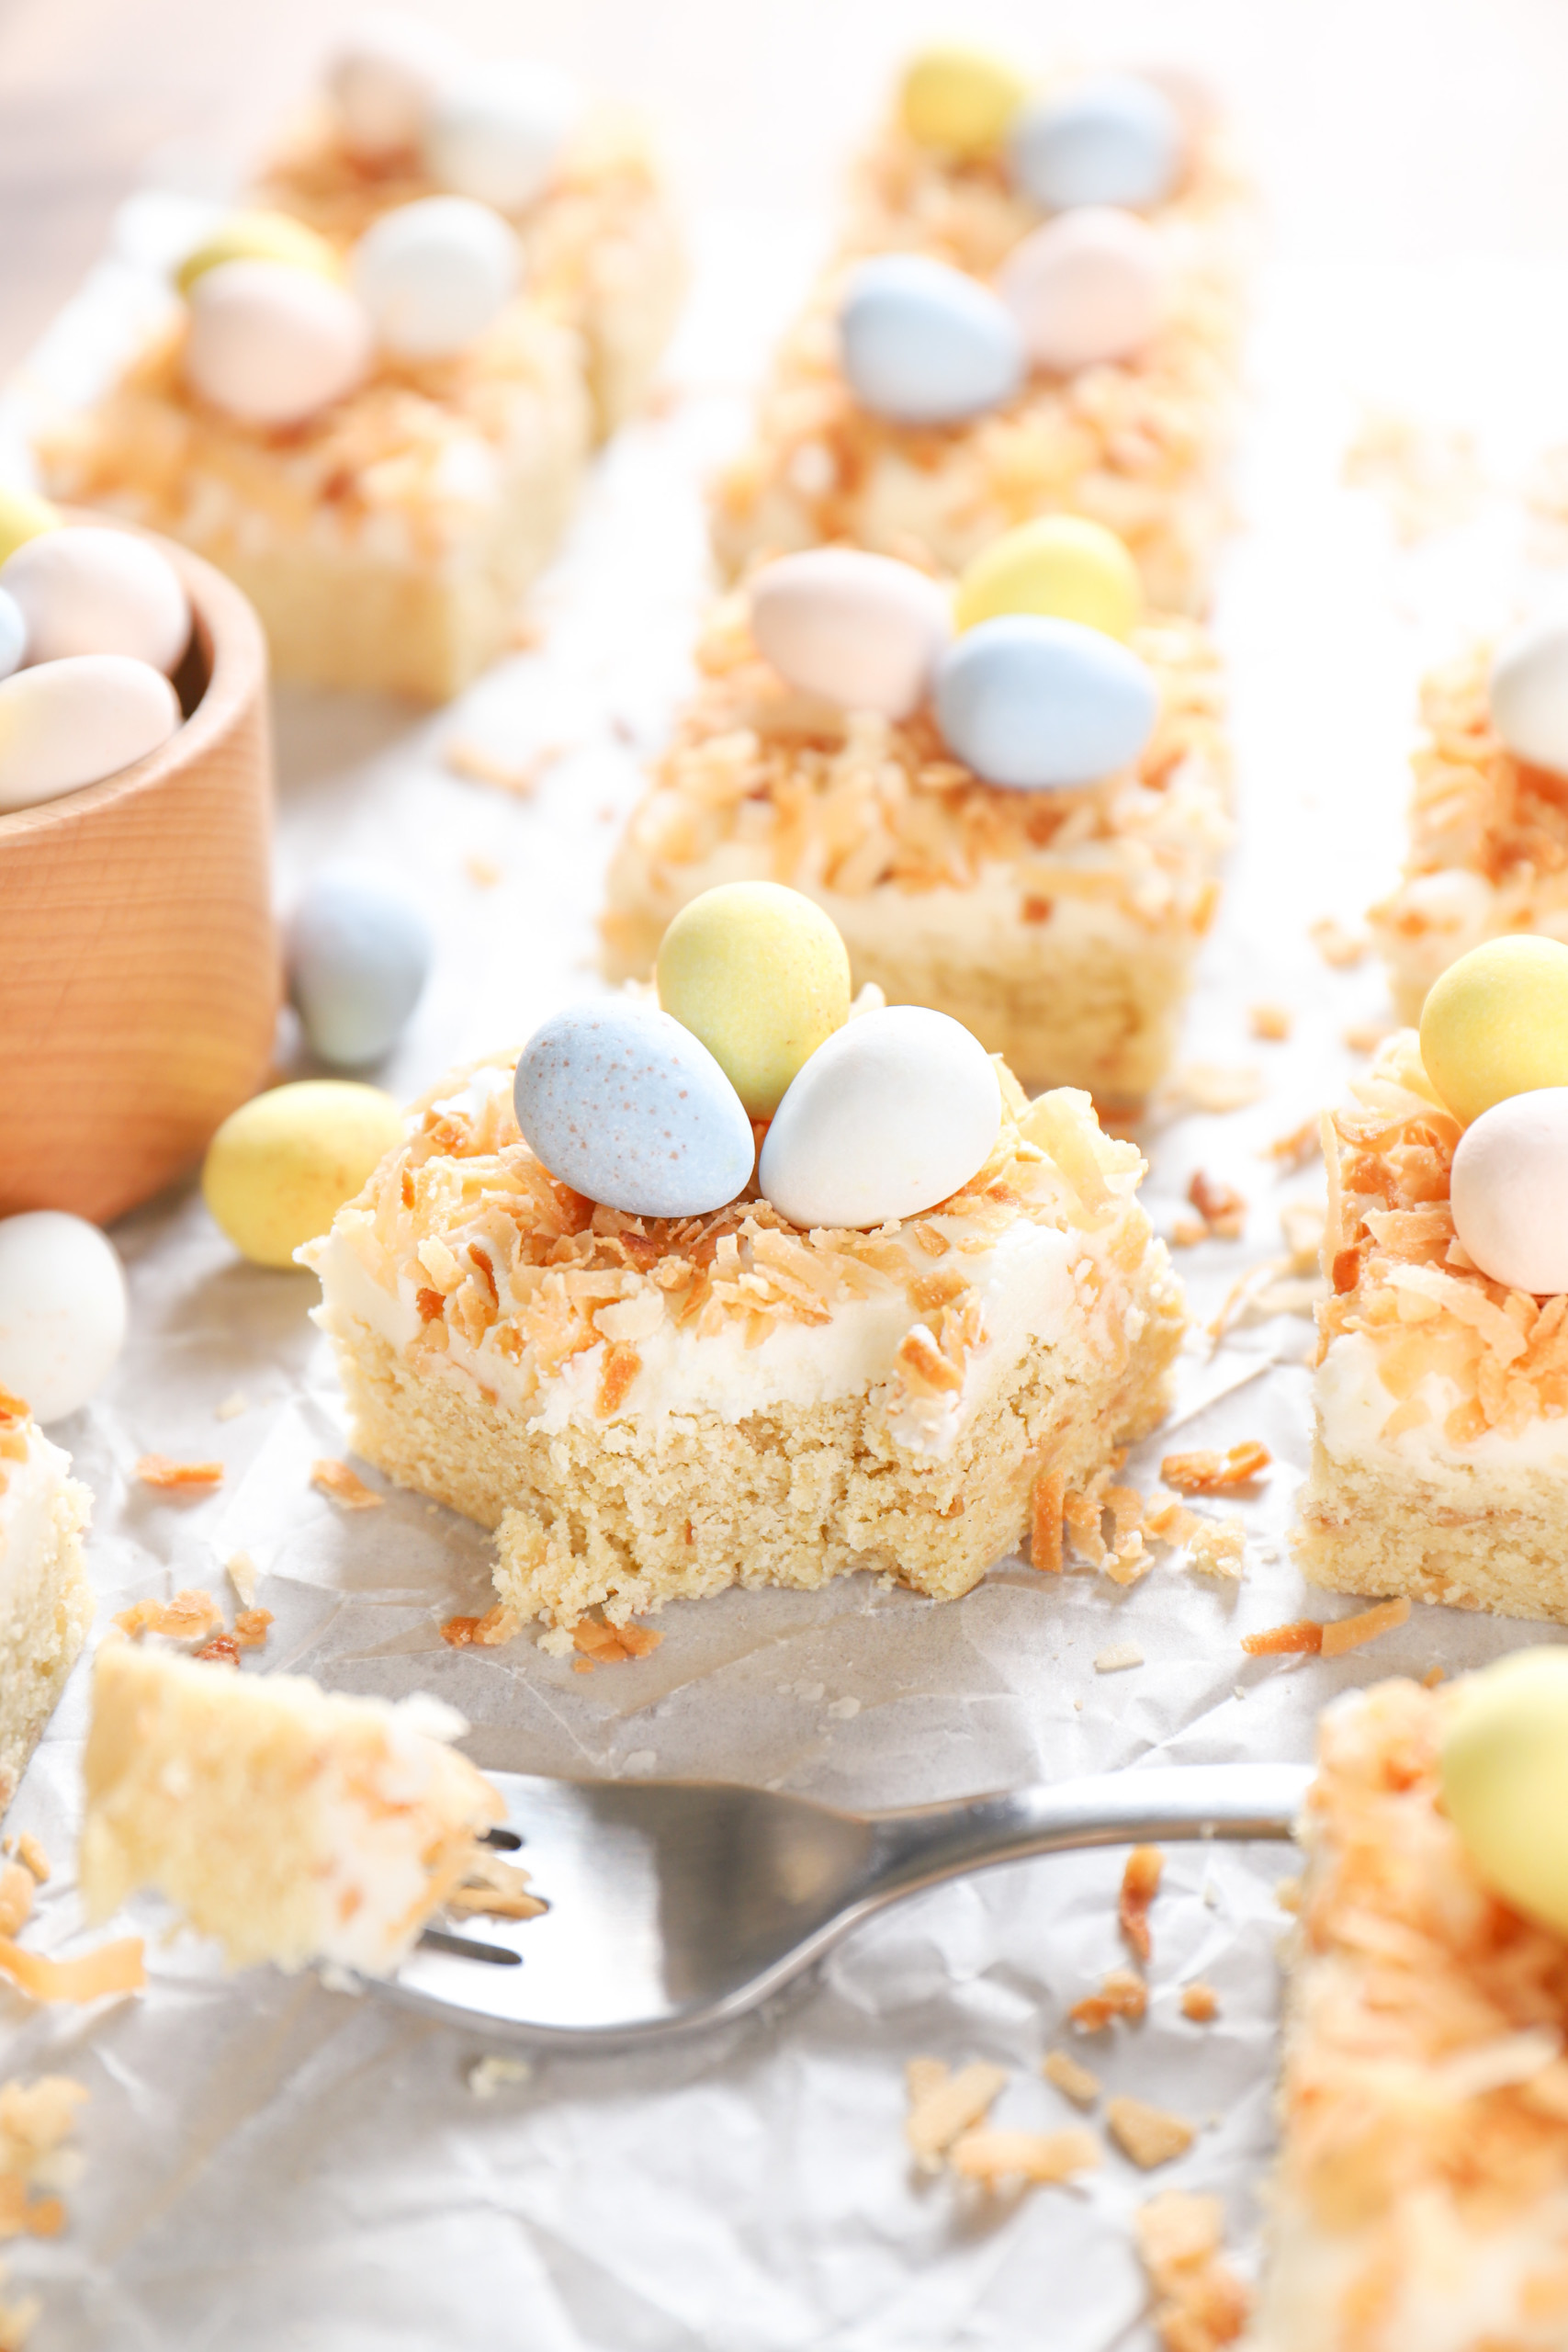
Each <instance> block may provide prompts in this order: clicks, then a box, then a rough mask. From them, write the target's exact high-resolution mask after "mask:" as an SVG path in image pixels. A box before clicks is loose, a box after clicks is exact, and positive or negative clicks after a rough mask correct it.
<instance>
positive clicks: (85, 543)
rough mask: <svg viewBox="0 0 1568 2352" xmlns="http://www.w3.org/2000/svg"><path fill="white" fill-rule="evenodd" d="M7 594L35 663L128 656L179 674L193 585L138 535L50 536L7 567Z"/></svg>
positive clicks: (80, 532)
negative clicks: (81, 656) (84, 656)
mask: <svg viewBox="0 0 1568 2352" xmlns="http://www.w3.org/2000/svg"><path fill="white" fill-rule="evenodd" d="M0 589H4V590H5V592H6V594H7V595H8V596H10V597H12V598H13V599H14V600H15V602H16V604H17V607H18V609H19V611H20V613H21V616H22V620H23V623H24V625H25V627H26V629H27V643H28V661H29V662H59V661H62V660H63V659H64V658H65V657H66V656H67V655H68V654H73V653H126V654H129V655H130V657H131V659H132V660H133V661H136V662H151V663H152V667H153V669H154V670H164V671H168V670H175V669H177V668H178V667H179V662H180V656H181V655H182V654H183V653H184V651H185V650H186V645H187V643H188V642H189V640H190V599H189V597H188V596H187V595H186V592H185V583H184V582H182V580H181V579H180V576H179V574H178V572H176V571H175V568H174V565H173V564H172V563H171V562H170V561H169V560H168V558H167V557H166V556H163V555H160V554H159V552H158V550H157V548H155V547H151V546H149V544H148V542H147V541H146V540H145V539H139V538H137V537H134V536H133V534H132V533H130V531H106V530H100V529H98V528H97V527H96V526H93V525H84V526H83V527H82V528H80V529H77V528H75V527H72V528H70V529H68V530H63V531H45V532H44V533H42V535H41V536H40V537H38V538H36V539H28V540H26V541H24V543H23V545H22V546H21V547H19V548H17V551H16V553H15V555H11V556H7V557H6V561H5V562H4V563H3V564H0Z"/></svg>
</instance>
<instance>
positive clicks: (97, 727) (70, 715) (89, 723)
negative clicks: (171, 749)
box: [0, 653, 180, 810]
mask: <svg viewBox="0 0 1568 2352" xmlns="http://www.w3.org/2000/svg"><path fill="white" fill-rule="evenodd" d="M179 723H180V706H179V701H178V698H177V697H176V695H175V690H174V688H173V686H171V685H170V684H169V682H168V680H167V678H165V677H164V673H163V672H162V671H161V670H154V669H153V668H152V664H151V662H133V661H131V660H130V658H129V656H127V655H126V654H123V653H76V654H72V655H69V656H68V657H67V658H66V659H65V660H64V661H62V662H43V663H41V664H40V665H39V667H38V668H37V669H33V670H18V671H17V673H16V675H15V677H12V678H6V679H5V680H4V681H3V682H0V810H5V809H30V808H32V807H33V806H34V805H35V804H36V803H37V802H39V801H41V800H57V799H58V798H59V797H60V796H61V794H62V792H75V791H77V790H78V789H79V788H80V787H81V786H83V785H87V784H99V783H101V782H102V781H103V779H104V778H105V777H106V776H111V775H118V774H119V772H120V770H121V769H122V768H128V767H130V765H131V763H133V762H134V761H136V760H140V759H144V758H145V757H146V755H147V753H148V752H155V751H156V750H157V748H158V746H159V744H160V743H166V742H167V741H168V740H169V737H170V736H171V735H172V734H173V733H174V731H175V728H176V727H178V725H179Z"/></svg>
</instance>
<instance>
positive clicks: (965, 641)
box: [935, 613, 1159, 792]
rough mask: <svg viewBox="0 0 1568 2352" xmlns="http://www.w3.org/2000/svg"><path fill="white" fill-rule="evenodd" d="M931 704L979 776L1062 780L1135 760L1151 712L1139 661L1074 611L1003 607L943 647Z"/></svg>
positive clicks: (1016, 786) (1015, 785)
mask: <svg viewBox="0 0 1568 2352" xmlns="http://www.w3.org/2000/svg"><path fill="white" fill-rule="evenodd" d="M935 699H936V714H937V719H938V722H939V724H940V725H941V728H942V733H943V735H944V736H945V737H946V739H947V744H948V748H949V750H950V751H951V752H953V754H954V756H955V757H956V758H958V759H960V760H962V761H963V762H964V765H965V767H971V768H973V769H974V771H975V773H976V775H981V776H984V777H985V779H986V781H987V784H1000V785H1007V786H1010V788H1011V789H1012V790H1014V791H1016V792H1043V791H1050V790H1052V789H1054V788H1055V789H1065V788H1066V787H1068V786H1073V785H1083V784H1093V783H1095V782H1097V781H1098V779H1099V778H1100V777H1101V776H1107V775H1115V773H1116V771H1117V770H1118V769H1119V768H1124V767H1126V766H1127V765H1128V764H1129V763H1131V762H1132V761H1134V760H1135V759H1136V758H1137V756H1138V754H1139V752H1141V751H1142V750H1143V748H1144V746H1145V743H1146V742H1147V741H1148V740H1149V737H1150V735H1151V734H1152V733H1153V732H1154V725H1155V720H1156V718H1157V717H1158V715H1159V693H1158V690H1157V688H1156V685H1155V682H1154V679H1153V677H1152V675H1151V674H1150V672H1149V670H1148V667H1147V665H1146V664H1145V662H1140V661H1139V659H1138V657H1137V655H1136V654H1135V653H1132V652H1129V650H1128V649H1127V648H1126V646H1124V645H1119V644H1118V643H1117V642H1116V640H1115V639H1114V638H1111V637H1107V636H1106V635H1105V633H1104V631H1103V630H1101V629H1097V628H1087V627H1086V626H1085V625H1084V623H1083V622H1082V621H1063V620H1054V619H1047V618H1045V617H1043V616H1040V615H1037V614H1033V613H1009V614H1006V615H1004V616H1002V617H1000V618H999V619H997V620H991V621H981V622H980V623H979V625H978V627H977V628H972V629H966V630H965V631H964V635H963V636H962V637H960V638H957V639H954V641H953V644H952V645H951V646H950V647H949V648H948V650H947V651H946V652H945V653H944V654H943V655H942V660H941V662H939V663H938V664H937V673H936V695H935Z"/></svg>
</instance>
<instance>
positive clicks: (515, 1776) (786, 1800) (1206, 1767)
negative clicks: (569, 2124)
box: [385, 1758, 1311, 2050]
mask: <svg viewBox="0 0 1568 2352" xmlns="http://www.w3.org/2000/svg"><path fill="white" fill-rule="evenodd" d="M476 1760H482V1759H478V1758H477V1759H476ZM490 1777H491V1780H492V1781H494V1782H495V1784H496V1786H497V1787H498V1788H499V1789H500V1790H501V1792H502V1795H503V1796H504V1797H505V1800H506V1807H507V1818H508V1822H509V1824H510V1826H509V1827H507V1828H504V1829H496V1830H493V1831H492V1832H491V1844H492V1845H494V1846H497V1847H500V1848H502V1849H503V1850H511V1851H515V1850H517V1849H521V1857H520V1858H521V1860H523V1861H524V1863H525V1866H526V1868H527V1870H528V1871H529V1873H530V1883H531V1889H532V1891H533V1892H534V1893H536V1894H539V1895H542V1896H543V1897H544V1899H545V1900H546V1901H547V1903H548V1905H549V1906H550V1907H549V1909H548V1911H547V1913H546V1914H545V1915H544V1917H542V1918H536V1919H529V1920H518V1921H502V1920H491V1919H486V1920H484V1921H483V1922H482V1923H480V1922H475V1923H474V1925H473V1928H471V1930H470V1931H468V1932H466V1933H463V1934H452V1933H447V1932H446V1931H445V1930H443V1929H433V1930H429V1931H427V1932H426V1934H425V1935H424V1936H423V1939H421V1941H420V1943H419V1944H418V1946H417V1947H416V1948H415V1950H414V1951H412V1953H411V1954H410V1955H409V1957H408V1959H407V1960H406V1961H405V1962H403V1964H402V1966H401V1968H400V1970H399V1972H398V1973H397V1974H396V1976H394V1977H393V1978H391V1979H390V1980H389V1983H388V1985H387V1986H386V1988H385V1989H386V1990H387V1991H388V1992H389V1993H390V1994H391V1995H392V1996H393V1997H394V1998H395V1999H397V2000H400V2001H404V2002H407V2003H409V2004H411V2005H412V2007H416V2008H420V2009H423V2010H426V2011H428V2012H431V2013H433V2014H434V2015H436V2016H438V2017H442V2018H446V2019H447V2020H448V2021H449V2022H452V2023H456V2024H461V2025H468V2026H477V2025H482V2026H483V2027H484V2028H485V2029H486V2030H487V2031H491V2032H500V2033H502V2034H507V2035H513V2036H515V2037H516V2038H517V2039H519V2040H524V2041H532V2042H544V2043H550V2044H553V2045H555V2046H556V2047H558V2048H563V2047H564V2048H576V2049H580V2050H581V2049H599V2050H610V2049H616V2048H624V2047H625V2046H626V2045H627V2044H631V2043H637V2042H648V2041H659V2040H660V2039H662V2038H664V2037H667V2036H669V2035H671V2034H677V2033H683V2032H690V2031H692V2030H694V2029H695V2028H697V2027H701V2026H709V2025H717V2024H719V2023H721V2022H723V2021H725V2020H726V2019H728V2018H738V2017H740V2016H742V2015H743V2014H744V2013H745V2011H746V2010H748V2009H751V2008H755V2007H756V2006H757V2004H758V2003H759V2002H760V2001H764V2000H766V1999H767V1998H768V1997H769V1996H770V1995H771V1994H773V1993H777V1992H778V1991H779V1990H780V1989H781V1988H782V1987H783V1986H784V1985H787V1984H788V1983H789V1982H790V1980H791V1979H792V1978H793V1977H795V1976H798V1975H799V1973H801V1971H802V1970H803V1969H806V1968H808V1967H810V1965H811V1964H812V1962H814V1961H817V1960H818V1959H820V1958H821V1956H822V1954H823V1953H824V1952H826V1951H829V1949H830V1947H831V1946H832V1945H834V1944H835V1943H837V1942H838V1941H839V1939H840V1937H841V1936H844V1935H847V1934H848V1933H849V1931H850V1929H851V1928H854V1927H857V1926H858V1925H859V1924H860V1922H861V1921H862V1920H863V1919H867V1918H869V1917H871V1915H872V1914H873V1913H874V1912H875V1911H880V1910H883V1909H885V1908H886V1905H888V1904H890V1903H897V1902H901V1901H902V1900H903V1898H904V1896H906V1895H908V1894H919V1891H920V1890H921V1888H923V1887H928V1886H935V1885H936V1884H937V1883H939V1881H941V1880H942V1879H948V1878H958V1877H961V1876H962V1875H963V1874H964V1872H965V1871H976V1870H985V1869H987V1868H988V1867H989V1866H990V1865H992V1864H994V1863H997V1862H1011V1861H1017V1860H1021V1858H1023V1857H1024V1856H1026V1855H1030V1854H1056V1853H1065V1852H1067V1851H1070V1850H1071V1849H1074V1848H1077V1847H1086V1846H1122V1845H1131V1844H1139V1843H1145V1842H1149V1843H1153V1842H1156V1841H1158V1842H1162V1843H1163V1842H1168V1841H1170V1840H1172V1839H1179V1838H1289V1837H1290V1836H1291V1834H1292V1828H1293V1826H1294V1823H1295V1820H1296V1816H1297V1815H1298V1813H1299V1812H1300V1810H1301V1805H1302V1800H1303V1796H1304V1794H1305V1792H1306V1787H1307V1782H1308V1781H1309V1780H1310V1778H1311V1773H1310V1771H1309V1770H1308V1769H1307V1768H1306V1767H1305V1766H1304V1765H1296V1764H1190V1765H1177V1766H1162V1767H1159V1768H1155V1769H1150V1770H1146V1771H1145V1770H1132V1771H1126V1772H1114V1773H1101V1774H1098V1775H1096V1776H1095V1777H1094V1778H1093V1779H1091V1780H1082V1781H1062V1782H1060V1783H1058V1784H1057V1785H1056V1786H1055V1787H1054V1788H1048V1787H1039V1788H1031V1789H1015V1790H1012V1791H1010V1792H1005V1793H1002V1794H998V1795H995V1796H982V1797H968V1798H963V1799H960V1800H958V1801H957V1802H955V1803H953V1804H931V1805H917V1806H914V1807H912V1808H910V1809H909V1810H908V1811H903V1812H897V1813H868V1814H858V1813H838V1812H835V1811H833V1810H832V1809H831V1808H830V1807H829V1806H827V1805H820V1804H810V1803H808V1802H807V1800H806V1799H805V1798H804V1797H792V1796H781V1795H774V1794H772V1793H770V1792H768V1791H767V1790H764V1789H746V1788H734V1787H730V1786H728V1785H727V1784H725V1783H723V1782H721V1781H549V1780H538V1779H534V1778H532V1777H530V1776H528V1775H525V1774H523V1773H517V1772H492V1773H491V1776H490Z"/></svg>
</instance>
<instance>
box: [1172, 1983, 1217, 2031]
mask: <svg viewBox="0 0 1568 2352" xmlns="http://www.w3.org/2000/svg"><path fill="white" fill-rule="evenodd" d="M1181 2014H1182V2016H1183V2017H1184V2018H1190V2019H1191V2021H1192V2023H1193V2024H1194V2025H1213V2022H1214V2019H1215V2018H1217V2017H1218V2016H1219V2014H1220V1996H1219V1995H1218V1994H1217V1993H1216V1992H1215V1990H1214V1988H1213V1985H1205V1984H1204V1983H1203V1981H1202V1979H1201V1977H1197V1976H1195V1977H1194V1978H1193V1979H1192V1982H1191V1984H1190V1985H1183V1986H1182V1988H1181Z"/></svg>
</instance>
